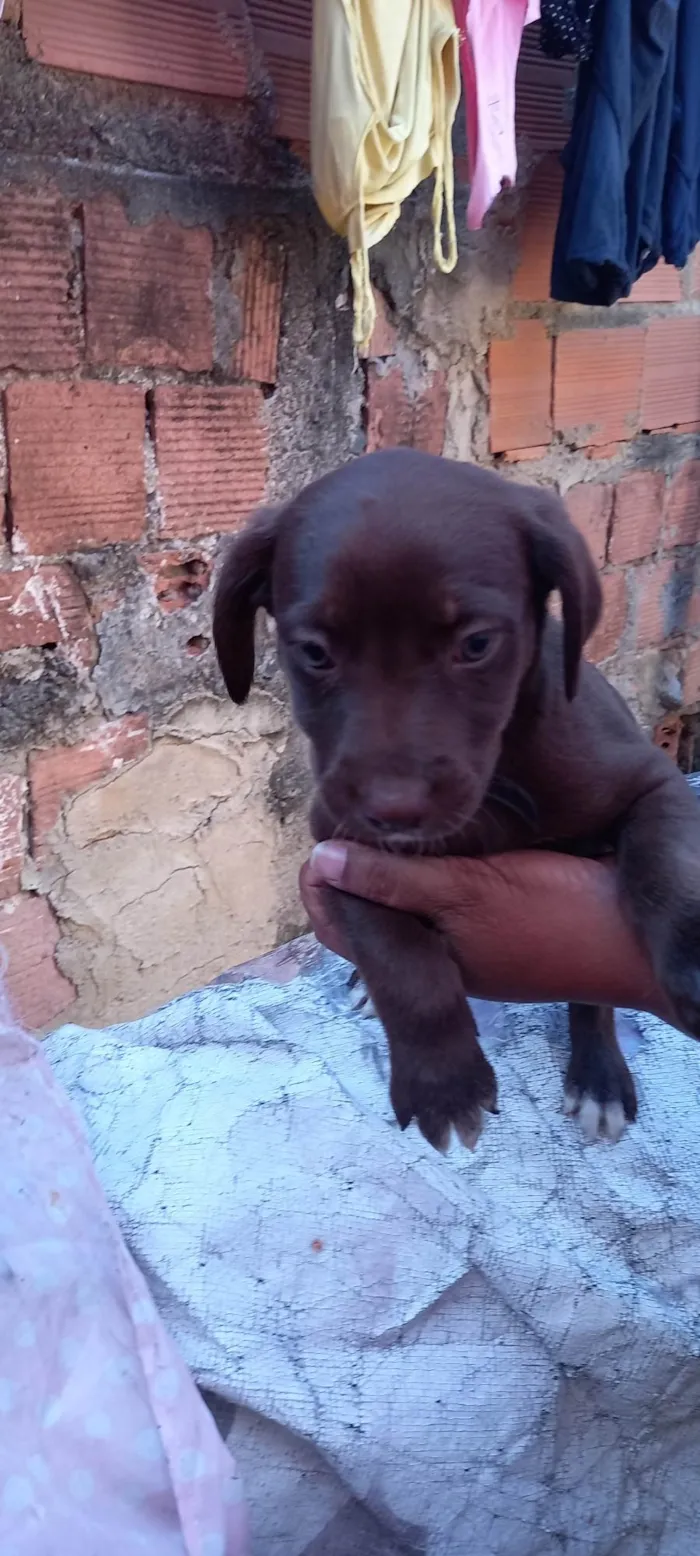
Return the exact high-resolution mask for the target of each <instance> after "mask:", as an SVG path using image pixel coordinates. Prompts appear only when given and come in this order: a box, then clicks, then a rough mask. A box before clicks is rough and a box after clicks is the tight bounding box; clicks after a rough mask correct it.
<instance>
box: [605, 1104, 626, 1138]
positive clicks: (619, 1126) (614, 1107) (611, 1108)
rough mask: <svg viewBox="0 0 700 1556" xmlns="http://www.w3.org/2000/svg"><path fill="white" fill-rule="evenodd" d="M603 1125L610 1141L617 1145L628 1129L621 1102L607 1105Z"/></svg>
mask: <svg viewBox="0 0 700 1556" xmlns="http://www.w3.org/2000/svg"><path fill="white" fill-rule="evenodd" d="M603 1124H604V1132H605V1134H606V1135H607V1138H608V1140H612V1142H613V1144H614V1145H616V1144H617V1142H618V1140H620V1139H621V1138H622V1136H623V1135H624V1132H625V1130H626V1128H627V1119H626V1118H625V1110H624V1108H623V1106H622V1103H621V1102H608V1103H606V1105H605V1107H604V1108H603Z"/></svg>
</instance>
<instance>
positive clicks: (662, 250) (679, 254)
mask: <svg viewBox="0 0 700 1556" xmlns="http://www.w3.org/2000/svg"><path fill="white" fill-rule="evenodd" d="M562 161H563V164H564V187H563V193H562V204H561V210H560V214H559V222H558V227H557V234H556V239H555V245H554V256H553V262H552V285H551V294H552V297H553V298H555V299H556V300H558V301H560V302H578V303H589V304H602V305H604V306H607V305H609V304H611V303H614V302H617V300H618V298H620V297H626V296H628V294H629V291H630V288H631V287H632V285H633V284H634V282H635V281H636V280H637V278H638V277H639V276H640V275H642V274H643V273H644V271H646V270H650V269H651V268H652V267H653V266H654V265H655V264H656V263H657V261H658V260H659V259H660V258H661V256H662V255H663V256H664V258H666V259H668V260H669V262H670V263H671V264H674V265H683V264H685V262H686V260H687V258H688V255H689V253H690V252H691V250H692V248H693V247H694V245H695V243H696V241H697V238H698V214H699V203H698V202H699V199H700V0H601V3H600V4H599V6H598V7H597V10H596V12H595V14H594V18H593V42H592V50H591V56H590V58H589V59H588V60H586V61H585V62H584V63H583V64H582V66H581V69H580V73H579V80H578V87H577V92H576V103H575V109H574V121H573V126H572V131H571V136H570V139H569V144H568V146H567V147H566V150H565V152H564V154H563V157H562Z"/></svg>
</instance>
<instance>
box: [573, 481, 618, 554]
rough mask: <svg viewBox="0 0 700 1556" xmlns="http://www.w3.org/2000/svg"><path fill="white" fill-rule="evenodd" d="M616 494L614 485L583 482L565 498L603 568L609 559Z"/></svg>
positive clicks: (575, 521) (579, 528)
mask: <svg viewBox="0 0 700 1556" xmlns="http://www.w3.org/2000/svg"><path fill="white" fill-rule="evenodd" d="M613 493H614V487H612V486H604V485H596V484H595V483H594V482H593V481H582V482H581V483H580V485H579V486H573V487H571V489H570V490H569V491H568V492H567V493H566V497H565V499H564V501H565V502H566V506H567V508H568V510H569V513H570V515H571V518H572V519H573V521H574V524H575V525H576V528H577V529H578V530H580V532H581V534H582V535H583V538H584V540H585V541H586V542H587V545H588V547H589V550H590V552H591V555H592V557H593V560H594V562H595V563H596V565H597V566H598V567H602V566H603V563H604V561H605V553H606V546H607V539H608V528H609V525H610V516H611V514H612V505H613Z"/></svg>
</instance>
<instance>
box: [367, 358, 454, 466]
mask: <svg viewBox="0 0 700 1556" xmlns="http://www.w3.org/2000/svg"><path fill="white" fill-rule="evenodd" d="M446 417H447V380H446V378H445V375H444V373H428V374H427V375H426V377H425V379H424V380H423V385H422V388H421V389H420V390H419V391H418V393H415V394H414V393H411V391H410V390H409V387H408V385H407V383H406V379H405V377H404V373H403V369H402V368H401V367H400V366H399V365H398V364H396V365H395V366H392V367H389V368H381V367H376V366H374V364H370V366H369V369H368V373H367V453H368V454H371V453H372V452H373V451H374V449H378V448H419V449H422V451H423V453H425V454H441V453H442V451H443V448H444V444H445V421H446Z"/></svg>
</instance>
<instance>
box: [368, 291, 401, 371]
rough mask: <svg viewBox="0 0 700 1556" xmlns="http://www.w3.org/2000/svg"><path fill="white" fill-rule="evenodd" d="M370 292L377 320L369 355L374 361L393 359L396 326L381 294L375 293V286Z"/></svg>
mask: <svg viewBox="0 0 700 1556" xmlns="http://www.w3.org/2000/svg"><path fill="white" fill-rule="evenodd" d="M372 291H373V293H374V305H375V308H376V310H377V318H376V321H375V325H374V329H373V331H372V338H371V340H370V343H369V355H370V357H371V358H372V359H373V360H374V361H376V360H377V358H378V357H393V355H394V353H395V351H396V326H395V325H394V324H393V323H392V321H391V319H390V317H389V310H388V308H387V305H386V302H385V301H384V298H383V297H382V294H381V292H378V291H377V288H376V286H373V287H372Z"/></svg>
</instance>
